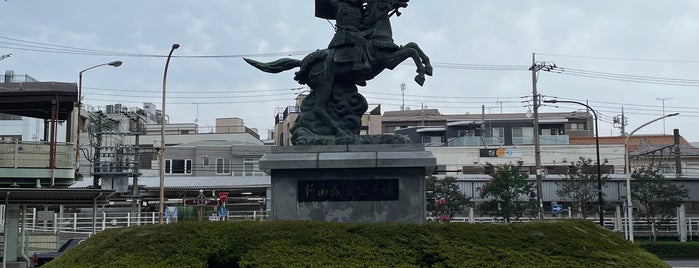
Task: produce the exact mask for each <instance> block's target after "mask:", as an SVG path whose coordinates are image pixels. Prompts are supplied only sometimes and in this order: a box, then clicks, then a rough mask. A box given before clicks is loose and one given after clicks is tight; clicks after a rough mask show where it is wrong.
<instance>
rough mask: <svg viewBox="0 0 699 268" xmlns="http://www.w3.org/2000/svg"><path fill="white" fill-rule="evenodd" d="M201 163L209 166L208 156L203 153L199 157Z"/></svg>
mask: <svg viewBox="0 0 699 268" xmlns="http://www.w3.org/2000/svg"><path fill="white" fill-rule="evenodd" d="M201 162H202V165H203V166H204V167H209V156H207V155H205V156H203V157H202V158H201Z"/></svg>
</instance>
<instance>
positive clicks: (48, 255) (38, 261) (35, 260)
mask: <svg viewBox="0 0 699 268" xmlns="http://www.w3.org/2000/svg"><path fill="white" fill-rule="evenodd" d="M83 240H85V238H72V239H68V241H66V242H65V243H64V244H63V245H62V246H61V247H60V248H58V250H57V251H51V252H37V253H34V255H33V256H32V263H31V267H39V266H42V265H44V264H45V263H47V262H49V261H51V260H53V259H55V258H58V256H61V255H63V253H66V252H67V251H68V250H70V249H71V248H74V247H75V246H77V245H78V244H80V243H81V242H83Z"/></svg>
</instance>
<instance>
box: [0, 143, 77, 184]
mask: <svg viewBox="0 0 699 268" xmlns="http://www.w3.org/2000/svg"><path fill="white" fill-rule="evenodd" d="M73 147H74V145H73V144H70V143H57V144H56V154H55V160H54V167H55V168H53V169H52V168H51V166H52V165H51V161H52V160H53V159H52V157H51V145H50V144H49V143H47V142H19V141H15V142H11V141H3V142H0V185H4V186H22V185H30V186H32V187H35V186H36V184H37V180H39V182H40V183H41V185H54V186H69V185H71V184H73V182H74V180H75V164H74V155H73V153H74V151H73Z"/></svg>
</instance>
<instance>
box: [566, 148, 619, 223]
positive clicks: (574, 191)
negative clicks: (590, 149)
mask: <svg viewBox="0 0 699 268" xmlns="http://www.w3.org/2000/svg"><path fill="white" fill-rule="evenodd" d="M572 164H573V165H572V166H570V167H569V168H568V171H567V173H566V175H565V176H563V178H562V180H561V181H560V182H557V183H556V185H557V186H558V189H557V190H556V194H557V195H558V196H559V197H560V198H561V199H563V200H569V201H571V202H572V203H573V207H574V208H575V209H576V210H577V211H578V213H580V215H581V217H582V218H583V219H585V218H587V214H588V208H589V207H590V204H592V203H595V202H596V201H597V200H598V195H597V165H596V164H594V163H593V162H592V159H589V158H584V157H580V159H579V160H578V161H575V162H573V163H572ZM607 181H609V177H608V176H603V177H602V184H604V183H606V182H607ZM603 194H604V193H603Z"/></svg>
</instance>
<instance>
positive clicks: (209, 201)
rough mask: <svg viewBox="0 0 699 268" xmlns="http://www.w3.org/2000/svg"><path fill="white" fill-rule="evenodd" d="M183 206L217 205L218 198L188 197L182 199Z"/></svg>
mask: <svg viewBox="0 0 699 268" xmlns="http://www.w3.org/2000/svg"><path fill="white" fill-rule="evenodd" d="M182 201H183V203H184V205H185V206H200V207H215V206H218V200H214V199H199V198H190V199H184V200H182Z"/></svg>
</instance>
